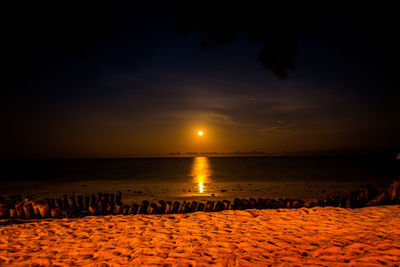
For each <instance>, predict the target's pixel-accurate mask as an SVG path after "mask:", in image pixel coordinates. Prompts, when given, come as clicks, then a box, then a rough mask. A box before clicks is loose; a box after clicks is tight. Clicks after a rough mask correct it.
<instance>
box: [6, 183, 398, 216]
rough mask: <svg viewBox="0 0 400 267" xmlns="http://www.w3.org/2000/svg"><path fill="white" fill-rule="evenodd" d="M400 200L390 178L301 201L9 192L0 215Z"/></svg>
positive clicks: (152, 211) (351, 204)
mask: <svg viewBox="0 0 400 267" xmlns="http://www.w3.org/2000/svg"><path fill="white" fill-rule="evenodd" d="M389 204H400V179H396V180H394V181H393V182H392V184H391V185H390V186H389V188H388V189H387V190H386V191H383V192H379V191H378V190H377V189H375V188H374V187H373V186H371V185H365V186H361V187H360V188H359V189H358V190H356V191H352V192H351V193H350V195H344V194H342V193H340V192H337V193H334V194H331V195H328V196H327V197H326V198H325V199H321V200H318V201H317V202H311V203H310V204H309V205H307V206H306V205H305V202H304V201H303V200H301V199H289V198H286V199H283V198H279V199H278V200H276V199H270V198H258V199H255V198H250V199H239V198H235V199H234V201H233V203H231V201H229V200H223V201H207V202H206V203H201V202H200V203H198V202H197V201H192V202H186V201H183V203H181V202H179V201H174V202H171V201H164V200H160V201H158V203H150V202H149V201H147V200H144V201H142V203H141V204H140V205H139V204H137V203H132V205H124V204H123V203H122V196H121V192H117V193H116V194H108V193H97V195H95V194H92V195H91V196H90V197H89V196H82V195H79V196H77V197H76V198H75V197H74V196H68V195H63V196H62V197H61V198H56V199H54V198H33V197H27V198H26V199H24V200H23V199H22V197H21V196H20V195H12V196H10V197H9V198H8V199H4V198H2V197H0V218H1V219H28V220H29V219H39V218H77V217H84V216H89V215H91V216H96V215H111V214H112V215H119V214H123V215H128V214H181V213H190V212H196V211H204V212H218V211H222V210H229V209H232V210H245V209H282V208H287V209H290V208H294V209H296V208H302V207H307V208H312V207H316V206H320V207H326V206H333V207H342V208H361V207H366V206H377V205H389Z"/></svg>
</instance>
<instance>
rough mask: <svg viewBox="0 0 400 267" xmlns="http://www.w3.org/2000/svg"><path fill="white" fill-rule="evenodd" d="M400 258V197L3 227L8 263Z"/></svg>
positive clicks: (340, 262) (2, 256) (391, 261)
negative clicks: (352, 205)
mask: <svg viewBox="0 0 400 267" xmlns="http://www.w3.org/2000/svg"><path fill="white" fill-rule="evenodd" d="M399 263H400V206H399V205H395V206H380V207H368V208H361V209H343V208H334V207H325V208H321V207H316V208H312V209H307V208H301V209H279V210H246V211H239V210H238V211H233V210H226V211H222V212H217V213H204V212H196V213H191V214H177V215H128V216H123V215H118V216H99V217H85V218H80V219H54V220H43V221H37V222H30V223H23V224H14V225H7V226H1V227H0V265H1V266H26V265H28V266H30V265H33V266H37V265H44V266H48V265H53V266H70V265H74V266H75V265H78V266H119V265H124V266H135V265H137V266H143V265H155V266H157V265H167V266H169V265H172V266H176V265H177V266H189V265H193V266H208V265H213V266H260V265H263V266H265V265H282V266H296V265H298V266H299V265H307V264H309V265H312V266H379V265H389V266H399Z"/></svg>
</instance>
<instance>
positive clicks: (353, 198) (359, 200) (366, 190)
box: [350, 185, 378, 208]
mask: <svg viewBox="0 0 400 267" xmlns="http://www.w3.org/2000/svg"><path fill="white" fill-rule="evenodd" d="M377 195H378V191H377V190H376V189H375V188H374V187H373V186H372V185H364V186H361V187H360V188H359V189H358V190H357V191H353V192H351V193H350V207H351V208H361V207H365V205H366V204H367V203H368V202H369V201H370V200H372V199H374V198H375V197H376V196H377Z"/></svg>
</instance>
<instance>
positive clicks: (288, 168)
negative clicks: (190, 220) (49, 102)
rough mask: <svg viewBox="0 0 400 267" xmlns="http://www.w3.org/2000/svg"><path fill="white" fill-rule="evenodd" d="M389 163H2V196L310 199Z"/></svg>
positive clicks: (387, 177) (395, 165)
mask: <svg viewBox="0 0 400 267" xmlns="http://www.w3.org/2000/svg"><path fill="white" fill-rule="evenodd" d="M399 163H400V161H398V160H396V159H395V158H387V157H195V158H132V159H66V160H3V161H2V166H3V175H2V176H1V180H0V183H1V187H0V195H3V196H7V195H11V194H21V195H23V196H27V195H34V196H48V197H57V196H60V195H61V194H65V193H67V194H75V195H78V194H82V195H85V194H91V193H96V192H108V193H112V192H116V191H121V192H122V195H123V200H124V201H125V202H132V201H137V202H140V201H141V200H144V199H147V200H150V201H152V200H154V201H155V200H161V199H162V200H200V201H202V200H204V201H205V200H209V199H215V200H220V199H233V198H235V197H240V198H250V197H255V198H257V197H271V198H279V197H291V198H302V199H304V200H306V201H307V200H315V199H318V198H321V197H323V196H325V195H327V194H329V193H332V192H336V191H342V192H344V193H346V192H347V193H348V192H349V191H350V190H354V189H356V188H358V186H359V185H363V184H372V185H375V186H376V187H378V188H384V187H386V186H387V185H389V184H390V183H391V181H392V180H393V179H394V178H395V177H397V176H399V175H400V168H399V167H400V164H399Z"/></svg>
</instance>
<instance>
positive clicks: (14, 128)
mask: <svg viewBox="0 0 400 267" xmlns="http://www.w3.org/2000/svg"><path fill="white" fill-rule="evenodd" d="M165 2H168V3H164V2H157V1H150V2H147V4H145V5H144V4H135V3H133V4H131V5H129V6H106V5H104V6H61V5H60V4H57V5H53V6H49V5H44V4H43V5H42V6H38V5H37V4H36V3H35V4H31V5H32V6H22V4H21V5H18V6H16V5H14V6H7V7H5V8H4V10H3V12H4V13H5V14H6V15H4V16H2V35H3V36H2V40H3V41H2V43H3V45H4V47H3V49H2V59H3V60H2V64H3V69H5V78H4V79H2V88H3V90H2V91H3V92H2V98H1V104H2V114H3V116H2V117H3V127H2V129H3V130H2V135H3V137H2V139H1V140H2V143H3V144H2V147H3V149H2V150H1V156H2V157H6V158H7V157H102V156H106V157H109V156H111V157H113V156H115V157H118V156H126V155H137V154H158V153H168V152H172V151H181V152H186V151H199V152H205V151H219V152H227V151H236V150H240V151H252V150H263V151H266V152H282V151H289V152H304V151H332V150H335V151H349V150H351V151H361V150H362V151H364V150H381V149H387V150H396V149H398V148H400V139H399V136H400V126H399V119H398V117H399V113H400V112H399V108H398V102H399V101H398V100H399V99H400V98H399V95H400V93H399V91H398V88H399V86H398V72H397V69H398V59H399V52H398V47H400V46H399V43H398V41H397V40H396V38H395V37H396V33H397V29H396V24H395V21H396V20H395V18H396V16H397V15H396V13H395V10H396V9H395V8H394V7H391V6H373V5H370V6H328V5H327V6H318V7H311V6H300V4H298V5H299V6H291V7H288V6H279V5H274V6H272V5H269V6H266V7H261V6H257V5H252V4H246V6H234V5H233V4H232V3H231V2H226V3H227V4H226V5H225V4H220V5H218V6H215V4H211V3H212V2H207V1H201V2H195V1H194V2H191V4H190V5H183V4H181V3H180V2H169V1H165ZM161 3H163V4H161ZM221 3H224V2H221ZM242 5H243V4H242ZM185 29H190V30H191V31H189V32H186V31H185ZM249 39H250V41H249ZM260 51H261V54H260ZM264 52H265V53H264ZM262 53H264V54H262ZM260 55H266V57H264V58H262V56H261V60H260ZM293 64H294V65H295V67H294V66H293ZM285 76H286V77H285ZM199 129H202V130H203V131H204V132H205V135H204V136H203V137H201V138H199V137H198V136H197V135H196V132H197V130H199Z"/></svg>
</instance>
